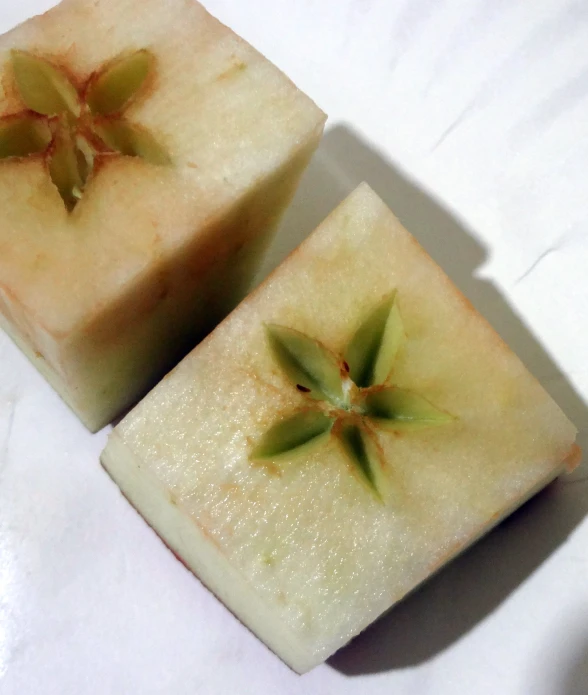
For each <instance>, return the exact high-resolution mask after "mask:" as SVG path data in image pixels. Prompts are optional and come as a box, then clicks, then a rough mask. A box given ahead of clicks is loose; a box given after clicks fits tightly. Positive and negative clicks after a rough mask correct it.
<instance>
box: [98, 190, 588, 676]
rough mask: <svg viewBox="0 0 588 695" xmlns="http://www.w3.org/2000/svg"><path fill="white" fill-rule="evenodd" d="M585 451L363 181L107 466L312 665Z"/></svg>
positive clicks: (249, 610)
mask: <svg viewBox="0 0 588 695" xmlns="http://www.w3.org/2000/svg"><path fill="white" fill-rule="evenodd" d="M575 437H576V429H575V427H574V426H573V424H572V423H571V422H570V421H569V420H568V419H567V418H566V416H565V415H564V414H563V412H562V411H561V410H560V408H559V407H558V406H557V405H556V403H554V401H553V400H552V399H551V398H550V396H549V395H548V394H547V393H546V392H545V391H544V390H543V388H542V387H541V385H540V384H539V383H538V382H537V381H536V380H535V379H534V377H533V376H531V374H529V372H528V371H527V370H526V369H525V367H524V365H523V364H522V363H521V361H520V360H519V359H518V358H517V356H516V355H514V354H513V352H511V350H510V349H509V348H508V346H507V345H505V344H504V342H503V341H502V340H501V339H500V338H499V336H498V335H497V334H496V333H495V332H494V331H493V329H492V328H491V327H490V326H489V325H488V323H487V322H486V321H485V320H484V319H483V318H482V317H481V316H480V315H479V314H478V313H477V312H476V311H475V310H474V309H473V308H472V306H471V305H470V304H469V302H468V301H467V300H466V299H465V298H464V297H463V295H461V294H460V293H459V291H458V290H457V289H456V288H455V286H454V285H453V284H452V283H451V281H450V280H449V279H448V278H447V276H446V275H445V274H444V273H443V271H442V270H441V269H440V268H439V267H438V266H437V265H436V264H435V263H434V262H433V261H432V260H431V258H430V257H429V256H428V255H427V254H426V253H425V252H424V251H423V249H422V248H421V247H420V246H419V245H418V244H417V242H416V241H415V240H414V238H413V237H412V236H411V235H410V234H409V233H408V232H407V231H406V230H405V229H404V228H403V227H402V226H401V224H400V223H399V222H398V220H397V219H396V218H395V217H394V216H393V214H392V213H391V212H390V210H389V209H388V208H387V207H386V206H385V205H384V203H383V202H382V201H381V200H380V199H379V198H378V197H377V196H376V194H375V193H373V191H372V190H371V189H370V188H369V187H368V186H367V185H365V184H363V185H361V186H360V187H359V188H358V189H357V190H356V191H355V192H353V193H352V194H351V195H350V196H349V197H348V198H347V199H346V200H345V201H344V202H343V203H342V204H341V205H340V206H339V207H338V208H337V209H336V210H335V211H334V212H333V213H332V214H331V215H330V216H329V217H328V218H327V219H326V221H325V222H324V223H323V224H322V225H320V227H319V228H318V229H317V230H316V231H315V232H314V233H313V234H312V235H311V236H310V237H309V238H308V239H307V240H306V241H305V242H304V243H303V244H302V245H301V246H300V247H299V248H298V249H297V250H296V251H294V252H293V253H292V255H290V256H289V257H288V258H287V259H286V260H285V261H284V262H283V263H282V265H281V266H280V267H279V268H278V269H277V270H276V271H275V272H274V273H273V274H272V275H271V276H270V277H269V278H268V279H267V280H266V281H265V283H264V284H262V285H261V286H260V287H259V288H258V289H257V290H256V291H255V292H254V293H252V294H251V295H250V296H249V297H248V298H247V299H246V300H245V301H244V302H243V303H241V304H240V306H239V307H238V308H237V309H236V310H235V311H234V312H233V313H232V314H231V315H230V316H229V317H228V318H227V319H226V320H225V321H224V322H223V323H222V324H221V325H220V326H218V327H217V328H216V329H215V331H214V332H213V333H212V334H211V335H210V336H209V337H208V338H207V339H206V340H205V341H204V342H203V343H201V344H200V345H199V346H198V347H197V348H196V349H195V350H194V351H192V353H191V354H190V355H188V356H187V357H186V358H185V359H184V360H183V361H182V362H181V363H180V364H179V365H178V366H177V367H176V368H175V369H174V370H173V371H172V372H171V373H170V374H169V375H168V376H167V377H166V378H165V379H164V380H163V381H162V382H161V383H160V384H159V385H158V386H157V387H156V388H155V389H154V390H153V391H152V392H151V393H150V394H149V395H148V396H147V397H146V398H145V399H144V400H143V401H142V402H141V403H140V404H139V405H138V406H137V407H136V408H135V409H134V410H133V411H131V413H130V414H128V415H127V417H126V418H125V419H124V420H123V421H122V422H121V423H120V424H119V425H118V426H117V427H116V428H115V430H114V431H113V433H112V435H111V437H110V440H109V443H108V445H107V448H106V449H105V452H104V453H103V456H102V462H103V465H104V466H105V468H106V469H107V471H108V472H109V473H110V475H111V476H112V477H113V478H114V480H115V481H116V482H117V483H118V485H119V486H120V487H121V489H122V491H123V492H124V494H125V495H126V496H127V498H128V499H129V500H130V501H131V503H132V504H133V505H134V506H135V507H136V508H137V509H138V511H139V512H140V513H141V514H142V515H143V516H144V517H145V519H146V520H147V521H148V522H149V524H150V525H151V526H152V527H153V528H154V529H155V530H156V531H157V532H158V533H159V534H160V535H161V537H162V538H163V539H164V540H165V541H166V543H167V544H168V545H169V546H170V547H171V548H173V550H174V551H175V552H176V553H177V554H178V555H179V556H180V557H181V558H182V559H183V561H184V562H185V563H186V564H187V566H188V567H189V568H191V569H192V570H193V571H194V572H195V573H196V574H197V575H198V576H199V577H200V578H201V579H202V581H203V582H204V583H205V584H207V585H208V587H210V589H212V590H213V591H214V592H215V593H216V594H217V595H218V596H219V597H220V599H221V600H222V601H223V602H225V604H226V605H227V606H228V607H229V608H230V609H231V610H232V611H233V612H234V613H235V614H236V615H237V616H238V617H239V618H240V619H241V620H242V621H243V622H244V623H245V624H246V625H248V626H249V628H250V629H251V630H252V631H253V632H255V633H256V634H257V635H258V636H259V637H260V638H261V639H262V640H264V641H265V642H266V644H267V645H268V646H269V647H270V648H271V649H272V650H274V651H275V652H276V653H277V654H278V655H279V656H280V657H281V658H282V659H283V660H284V661H285V662H286V663H288V664H289V665H290V666H291V667H292V668H293V669H294V670H296V671H298V672H304V671H306V670H308V669H310V668H312V667H313V666H315V665H317V664H319V663H320V662H322V661H323V660H325V659H326V658H327V657H328V656H329V655H330V654H332V653H333V652H334V651H335V650H337V649H338V648H340V647H341V646H343V645H344V644H345V643H346V642H348V641H349V639H350V638H352V637H353V636H354V635H356V634H357V633H359V632H360V631H361V630H363V629H364V628H365V627H366V626H367V625H369V624H370V623H371V622H372V621H373V620H375V619H376V618H377V617H378V616H379V615H381V614H382V613H383V612H384V611H386V610H387V609H389V608H390V607H391V606H392V605H393V604H394V603H396V602H397V601H399V600H400V599H402V598H403V597H404V596H406V595H407V594H408V593H409V592H410V591H412V590H413V589H414V588H415V587H416V586H418V585H419V584H420V583H421V582H423V581H424V580H426V579H427V578H428V577H429V576H430V575H431V574H433V573H435V572H436V571H437V570H438V569H439V568H440V567H441V566H443V565H444V564H445V563H446V562H448V561H449V560H450V559H451V558H453V557H454V556H455V555H457V554H459V553H460V552H462V551H463V550H464V549H465V548H467V547H468V546H469V545H470V544H471V543H472V542H474V541H475V540H476V539H477V538H479V537H480V536H481V535H482V534H483V533H485V532H486V531H487V530H489V529H490V528H491V527H492V526H494V525H495V524H496V523H498V522H499V521H500V520H501V519H502V518H503V517H504V516H505V515H506V514H508V513H509V512H511V511H512V510H513V509H515V508H516V507H517V506H519V505H520V504H522V503H523V502H524V501H525V500H526V499H528V498H529V497H530V496H531V495H532V494H534V493H535V492H537V491H538V490H539V489H540V488H541V487H543V486H544V485H546V484H547V483H548V482H550V481H551V480H553V479H554V477H556V476H557V475H558V474H559V473H561V472H562V471H564V470H565V469H566V468H571V467H572V466H573V465H574V464H575V463H576V462H577V458H578V456H579V450H578V449H577V447H576V445H575V443H574V442H575ZM505 562H508V559H507V558H505ZM480 579H481V581H485V580H486V579H487V578H484V577H481V578H480ZM513 629H516V628H515V627H513Z"/></svg>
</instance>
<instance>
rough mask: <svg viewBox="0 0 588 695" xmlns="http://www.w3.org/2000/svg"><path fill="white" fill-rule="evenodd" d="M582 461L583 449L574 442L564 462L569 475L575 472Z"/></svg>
mask: <svg viewBox="0 0 588 695" xmlns="http://www.w3.org/2000/svg"><path fill="white" fill-rule="evenodd" d="M581 461H582V449H581V448H580V447H579V446H578V445H577V444H576V443H575V442H574V443H573V444H572V447H571V449H570V451H569V453H568V455H567V456H566V457H565V458H564V460H563V465H564V466H565V469H566V471H567V472H568V473H571V472H572V471H574V470H575V469H576V468H577V467H578V466H579V465H580V463H581Z"/></svg>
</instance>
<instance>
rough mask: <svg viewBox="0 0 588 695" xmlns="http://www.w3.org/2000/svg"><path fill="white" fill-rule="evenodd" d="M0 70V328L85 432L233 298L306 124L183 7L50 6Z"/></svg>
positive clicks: (200, 11)
mask: <svg viewBox="0 0 588 695" xmlns="http://www.w3.org/2000/svg"><path fill="white" fill-rule="evenodd" d="M0 77H1V80H0V208H1V210H2V220H1V221H0V322H1V325H2V327H3V328H4V329H5V330H6V331H7V332H8V333H9V334H10V335H11V336H12V337H13V339H14V340H15V342H17V343H18V344H19V345H20V346H21V348H22V349H23V351H24V352H25V353H26V354H27V355H28V356H29V357H30V359H31V360H32V361H33V362H34V363H35V364H36V365H37V366H38V368H39V369H40V371H41V372H43V374H44V375H45V376H46V377H47V379H48V380H49V381H50V382H51V383H52V384H53V386H54V387H55V388H56V390H57V391H58V392H59V393H60V394H61V396H62V397H63V398H64V400H65V401H66V402H67V403H68V404H69V405H70V406H71V408H72V409H73V410H74V411H75V412H76V413H77V414H78V415H79V417H80V418H81V419H82V420H83V422H84V423H85V424H86V425H87V426H88V427H89V428H90V429H92V430H96V429H99V428H100V427H101V426H102V425H104V424H106V423H107V422H109V421H110V420H111V419H112V418H113V417H114V416H116V415H117V414H118V413H119V412H121V411H122V410H123V409H124V408H126V407H128V406H129V405H130V404H132V403H133V402H134V401H136V400H138V398H139V397H140V396H141V395H143V394H144V393H145V392H146V391H147V389H148V388H149V387H150V386H152V385H153V384H154V383H156V381H157V379H158V378H160V377H161V376H163V374H165V373H166V372H167V371H168V370H169V369H170V368H171V366H173V364H174V363H176V362H177V361H178V360H179V359H180V358H181V357H182V356H183V355H184V354H186V352H187V351H188V350H189V349H190V348H192V347H193V346H194V345H195V344H196V342H197V341H198V340H199V339H200V338H201V337H203V336H204V335H205V334H207V333H208V332H210V330H211V329H212V328H213V327H214V325H216V323H218V322H219V320H220V319H222V318H223V317H224V316H225V315H226V314H227V313H228V312H229V311H230V310H231V309H232V308H233V307H234V306H235V304H236V303H237V301H238V300H239V299H241V298H242V296H243V294H244V293H245V291H246V289H247V285H248V284H249V282H250V280H251V278H252V276H253V274H254V271H255V270H256V267H257V264H258V262H259V260H261V259H260V255H261V253H262V252H263V250H264V248H265V247H266V246H267V243H268V242H269V240H270V237H271V233H272V231H273V230H274V229H275V227H276V224H277V222H278V220H279V218H280V215H281V213H282V212H283V210H284V208H285V207H286V205H287V204H288V202H289V201H290V199H291V197H292V195H293V193H294V190H295V187H296V185H297V183H298V180H299V177H300V175H301V173H302V171H303V170H304V168H305V166H306V164H307V162H308V160H309V158H310V156H311V154H312V152H313V150H314V149H315V147H316V145H317V143H318V140H319V138H320V135H321V133H322V129H323V125H324V114H323V113H322V112H321V111H320V109H318V108H317V107H316V105H315V104H314V103H313V102H312V101H311V100H310V99H309V98H308V97H306V96H305V95H304V94H303V93H301V92H300V91H299V90H298V89H297V88H296V87H295V86H294V85H293V84H292V83H291V82H290V81H289V80H288V79H287V78H286V77H285V76H284V75H283V74H282V73H281V72H280V71H279V70H278V69H277V68H276V67H275V66H274V65H272V64H271V63H270V62H269V61H268V60H266V59H265V58H264V57H263V56H261V55H260V54H259V53H257V52H256V51H255V50H254V49H253V48H252V47H251V46H249V45H248V44H247V43H246V42H245V41H243V40H242V39H240V38H239V37H238V36H236V35H235V34H234V33H233V32H232V31H230V30H229V29H227V27H225V26H223V25H222V24H220V23H219V22H218V21H217V20H216V19H214V18H213V17H211V16H210V15H209V14H208V13H207V12H206V10H205V9H204V8H203V7H202V6H201V5H199V4H198V3H196V2H194V1H193V0H166V2H162V1H161V0H100V1H99V2H95V1H94V0H64V2H62V3H61V5H59V6H58V7H56V8H55V9H53V10H51V11H49V12H48V13H46V14H44V15H42V16H39V17H35V18H33V19H31V20H29V21H27V22H25V23H24V24H22V25H21V26H19V27H17V28H16V29H14V30H13V31H11V32H9V33H8V34H5V35H4V36H2V37H0Z"/></svg>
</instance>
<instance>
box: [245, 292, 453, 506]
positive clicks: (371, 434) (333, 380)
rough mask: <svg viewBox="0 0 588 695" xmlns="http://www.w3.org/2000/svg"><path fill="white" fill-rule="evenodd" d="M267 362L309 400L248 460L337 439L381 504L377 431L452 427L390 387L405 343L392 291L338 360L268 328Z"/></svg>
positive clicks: (288, 332) (287, 455)
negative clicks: (273, 363) (272, 361)
mask: <svg viewBox="0 0 588 695" xmlns="http://www.w3.org/2000/svg"><path fill="white" fill-rule="evenodd" d="M266 332H267V338H268V342H269V346H270V350H271V352H272V355H273V357H274V359H275V361H276V362H277V364H278V365H279V366H280V367H281V369H282V371H283V372H284V374H285V375H286V376H287V377H288V379H289V380H290V381H291V382H292V384H293V385H294V386H295V387H296V389H297V390H298V391H299V392H300V393H302V394H303V395H304V396H305V398H306V399H307V405H306V406H304V407H302V408H301V409H299V410H298V411H297V412H295V413H293V414H291V415H288V416H286V417H284V418H283V419H282V420H280V421H279V422H277V423H276V424H274V425H273V426H272V427H271V428H270V429H269V430H268V431H267V432H266V433H265V435H264V436H263V437H262V439H261V441H260V442H259V443H258V445H257V446H256V447H255V449H254V450H253V452H252V453H251V456H250V458H251V460H252V461H261V462H268V461H283V460H287V459H291V458H292V457H294V456H295V455H296V456H298V455H299V454H300V453H302V452H308V450H309V449H311V448H314V447H317V446H319V445H320V444H321V443H322V442H324V441H325V440H326V439H327V438H329V437H331V436H332V435H334V436H335V437H336V438H337V440H338V441H339V443H340V445H341V447H342V450H343V451H344V453H345V455H346V457H347V459H348V460H349V462H350V464H351V468H352V470H354V471H355V472H356V473H357V474H358V477H359V478H360V480H362V482H363V483H364V484H365V485H366V487H367V488H368V489H369V490H370V491H371V492H372V494H373V495H374V496H375V497H376V499H378V500H379V501H381V502H382V501H384V498H385V496H386V493H385V490H386V488H387V484H386V476H385V472H384V467H385V463H386V462H385V461H384V460H383V456H382V454H381V448H380V447H379V446H378V441H377V436H376V432H377V430H379V429H381V430H388V431H396V432H398V431H407V430H411V429H414V428H423V427H433V426H438V425H443V424H447V423H449V422H452V421H454V420H455V417H454V416H453V415H450V414H449V413H447V412H445V411H443V410H441V409H440V408H438V407H436V406H435V405H433V404H432V403H431V402H430V401H429V400H427V399H426V398H425V397H424V396H422V395H420V394H418V393H416V392H414V391H411V390H407V389H404V388H398V387H396V386H393V385H391V384H389V380H390V377H391V374H392V370H393V366H394V362H395V360H396V357H397V355H398V353H399V351H400V350H401V348H402V345H403V343H404V341H405V339H406V335H405V332H404V327H403V322H402V317H401V315H400V311H399V308H398V303H397V297H396V292H393V293H392V294H390V295H389V296H387V297H386V298H385V299H384V300H383V301H382V302H381V303H380V304H379V305H378V306H377V307H376V308H375V309H374V310H373V311H372V312H371V313H370V314H369V316H368V317H367V318H366V320H365V321H363V322H362V323H361V325H360V326H359V328H358V329H357V330H356V331H355V333H354V335H353V337H352V339H351V341H350V342H349V344H348V346H347V348H346V349H345V351H344V354H343V355H342V356H338V355H336V354H335V353H333V352H332V351H330V350H329V349H328V348H327V347H326V346H325V345H323V343H321V342H320V341H318V340H315V339H313V338H311V337H309V336H307V335H305V334H304V333H302V332H300V331H297V330H295V329H293V328H287V327H285V326H280V325H277V324H268V325H266Z"/></svg>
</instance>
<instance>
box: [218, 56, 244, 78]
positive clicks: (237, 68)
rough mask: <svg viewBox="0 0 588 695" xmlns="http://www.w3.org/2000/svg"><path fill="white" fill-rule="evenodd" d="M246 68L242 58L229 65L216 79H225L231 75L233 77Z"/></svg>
mask: <svg viewBox="0 0 588 695" xmlns="http://www.w3.org/2000/svg"><path fill="white" fill-rule="evenodd" d="M246 69H247V64H246V63H244V62H243V61H242V60H239V61H237V62H236V63H234V64H233V65H231V67H229V68H228V69H227V70H225V71H224V72H222V73H221V74H220V75H219V76H218V77H217V78H216V79H217V82H222V81H223V80H227V79H229V78H231V77H235V76H236V75H238V74H239V73H242V72H244V71H245V70H246Z"/></svg>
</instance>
